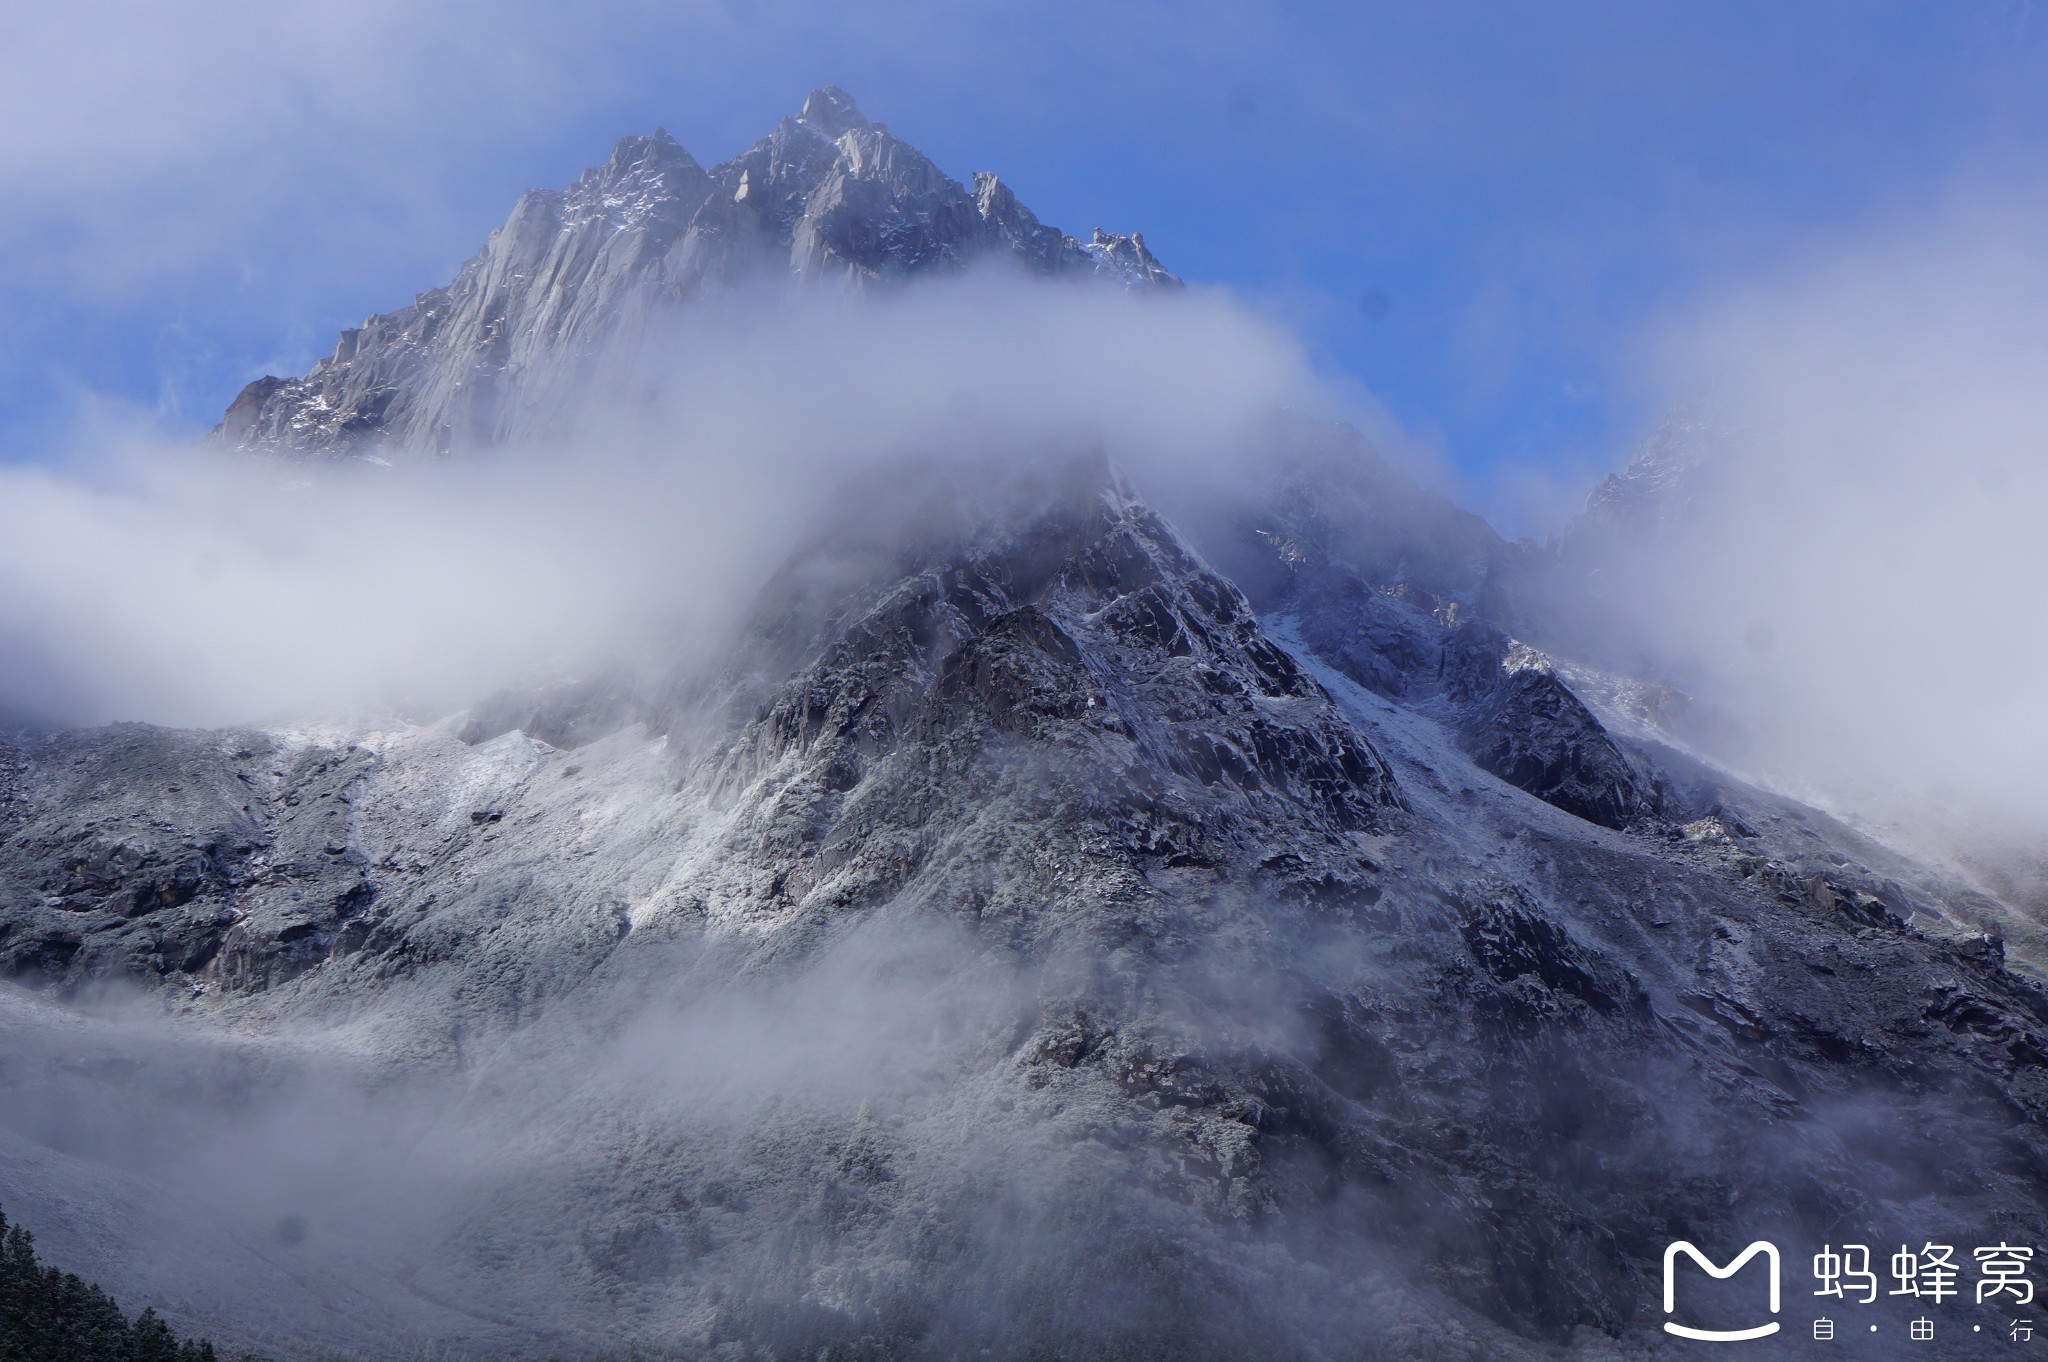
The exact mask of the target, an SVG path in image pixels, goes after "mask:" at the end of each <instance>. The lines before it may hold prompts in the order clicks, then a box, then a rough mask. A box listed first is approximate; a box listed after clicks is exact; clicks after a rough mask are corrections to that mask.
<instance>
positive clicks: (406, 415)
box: [215, 86, 1180, 459]
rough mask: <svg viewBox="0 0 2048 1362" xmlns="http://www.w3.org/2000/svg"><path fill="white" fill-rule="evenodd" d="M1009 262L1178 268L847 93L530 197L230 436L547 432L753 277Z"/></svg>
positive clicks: (272, 391)
mask: <svg viewBox="0 0 2048 1362" xmlns="http://www.w3.org/2000/svg"><path fill="white" fill-rule="evenodd" d="M984 260H1006V261H1009V262H1011V263H1013V264H1014V265H1016V266H1019V267H1021V268H1022V269H1023V270H1025V271H1026V272H1027V273H1030V274H1034V275H1039V276H1043V277H1047V278H1053V277H1063V278H1073V279H1079V280H1084V281H1091V282H1096V283H1106V284H1109V285H1112V286H1117V287H1123V288H1138V289H1150V288H1171V287H1177V286H1178V285H1179V282H1180V281H1179V280H1178V279H1176V278H1175V277H1174V276H1173V274H1172V273H1170V272H1169V271H1168V270H1167V269H1166V268H1165V266H1163V265H1161V264H1160V263H1159V260H1158V258H1157V257H1156V256H1154V255H1153V254H1152V252H1151V250H1150V249H1149V248H1148V247H1147V246H1146V244H1145V241H1144V239H1143V238H1142V237H1141V236H1139V235H1138V234H1136V233H1132V234H1130V235H1120V234H1117V233H1111V232H1104V231H1101V230H1100V229H1098V230H1096V231H1095V232H1094V233H1093V234H1092V236H1091V237H1090V238H1089V239H1088V240H1086V241H1083V240H1079V239H1076V238H1075V237H1072V236H1068V235H1066V234H1065V233H1063V232H1061V231H1059V230H1058V229H1057V228H1054V227H1049V226H1047V225H1045V224H1043V223H1041V222H1039V220H1038V219H1037V218H1036V217H1035V216H1034V215H1033V214H1032V213H1031V211H1030V210H1029V209H1027V208H1025V207H1024V206H1023V205H1022V204H1021V203H1019V202H1018V201H1017V199H1016V196H1015V195H1014V194H1013V193H1011V192H1010V190H1009V189H1008V187H1007V186H1004V185H1002V184H1001V183H1000V182H999V181H998V180H997V179H996V178H995V177H994V176H993V175H984V176H977V177H976V180H975V188H974V190H973V191H969V190H968V189H967V188H965V187H964V186H963V185H961V184H960V183H959V182H958V181H957V180H954V179H953V178H951V177H950V176H948V175H947V174H946V173H945V172H944V171H943V170H941V169H940V168H939V167H938V166H937V165H935V164H934V163H933V162H932V161H931V159H930V158H929V157H927V156H925V155H924V153H922V152H920V151H919V150H917V148H916V147H914V146H912V145H910V144H909V143H908V142H905V141H903V140H902V139H900V138H898V137H895V136H894V135H892V134H891V133H890V132H889V131H888V130H887V129H886V128H884V127H883V126H882V125H881V124H879V123H873V122H870V121H869V120H868V119H867V118H866V117H864V116H863V115H862V114H861V112H860V110H859V109H858V108H857V107H856V106H855V104H854V102H853V100H852V98H851V97H850V96H849V95H847V93H846V92H845V91H843V90H841V89H838V88H837V87H836V86H825V87H823V88H821V89H818V90H814V91H813V92H812V93H811V95H810V97H809V98H808V99H806V100H805V101H804V104H803V110H802V112H801V113H799V114H797V115H796V116H794V117H791V118H785V119H784V120H783V121H782V123H781V124H780V125H779V126H778V127H777V128H776V129H775V130H774V131H773V132H771V133H770V134H769V135H768V136H767V137H765V138H763V139H761V140H760V141H759V142H756V143H755V144H754V145H753V146H752V147H750V148H748V149H747V150H746V151H745V152H743V153H742V154H740V155H739V156H737V157H735V158H733V159H732V160H730V161H726V162H723V163H720V164H718V165H716V166H712V167H710V168H709V169H706V168H705V167H703V166H702V165H700V164H699V163H698V162H697V160H696V159H695V158H693V157H692V156H691V155H690V153H689V152H688V151H686V150H684V149H683V147H682V146H681V145H680V144H679V143H678V142H677V141H676V140H675V139H674V138H673V137H671V136H669V135H668V133H667V132H666V131H663V130H659V129H657V130H656V131H655V132H653V133H651V134H648V135H645V136H633V137H627V138H625V139H623V140H622V141H620V142H619V144H618V145H617V146H616V147H615V148H614V149H613V151H612V154H611V157H610V158H609V159H608V160H607V161H606V162H605V163H604V164H603V165H602V166H597V167H594V168H592V169H591V170H589V171H587V172H585V173H584V174H583V175H582V176H581V177H580V178H579V179H578V180H577V181H576V182H575V183H574V184H573V185H571V186H570V187H569V188H568V189H566V190H551V189H550V190H531V191H529V192H527V193H526V194H525V195H523V196H522V197H521V198H520V200H519V202H518V204H517V205H516V206H515V208H514V209H513V211H512V214H511V216H510V217H509V218H508V219H507V220H506V222H505V225H504V226H503V227H500V228H499V229H498V230H497V231H495V232H493V233H492V234H491V237H490V240H489V241H488V242H486V243H485V245H484V248H483V250H482V251H481V252H479V253H478V254H477V255H476V256H475V257H474V258H473V259H471V260H470V261H469V262H468V263H467V264H465V265H464V266H463V267H462V269H461V270H460V271H459V272H458V273H457V275H456V277H455V279H454V280H453V281H452V282H451V283H449V284H448V285H447V286H446V287H443V288H437V289H432V290H429V291H428V292H426V293H422V294H420V295H419V296H418V297H417V298H416V299H415V300H414V301H413V303H412V305H411V306H410V307H407V308H403V309H401V310H399V311H397V312H390V313H383V314H380V315H377V316H373V317H370V318H368V319H367V320H366V321H364V323H363V324H362V326H360V327H357V328H352V329H351V330H348V331H345V332H344V333H343V334H342V337H341V340H340V341H339V343H338V344H337V345H336V347H335V350H334V352H333V353H332V354H330V355H329V356H328V357H327V358H326V359H323V360H322V361H320V363H318V364H317V365H315V366H314V367H313V369H312V370H311V371H310V372H309V373H307V374H306V375H305V376H304V377H302V378H279V377H275V376H265V377H263V378H260V379H257V380H256V381H255V382H253V383H251V384H250V385H249V386H248V387H246V388H245V389H243V391H242V393H241V394H240V395H239V396H238V397H237V398H236V399H235V401H234V403H233V404H232V405H231V406H230V407H229V409H228V411H227V413H226V415H225V416H224V417H223V419H222V421H221V424H220V426H219V427H218V428H217V429H216V431H215V436H216V438H217V439H219V440H220V441H221V442H223V443H225V444H227V445H228V446H229V447H231V448H236V449H242V450H246V451H249V452H252V453H259V454H266V455H284V456H286V457H292V458H308V457H311V458H322V457H361V458H370V459H388V458H392V457H419V456H423V455H424V456H436V455H444V454H449V453H453V452H454V451H456V450H458V449H474V448H479V447H489V446H493V445H501V444H505V443H508V442H511V441H514V440H523V439H535V438H543V439H544V438H548V437H551V436H553V435H556V434H558V433H559V431H560V428H561V426H562V423H563V422H564V420H565V419H566V413H567V412H568V410H569V408H570V405H571V403H572V402H573V399H574V397H575V396H576V395H577V394H580V393H583V392H585V391H587V388H588V383H589V380H590V379H591V378H592V376H593V375H595V374H597V373H599V372H601V371H602V370H603V369H604V368H605V367H606V365H607V363H608V361H611V360H614V359H617V358H619V357H620V356H619V354H618V352H619V350H620V348H621V347H625V348H628V349H630V347H631V346H632V345H634V344H636V343H637V341H638V339H639V338H640V337H641V336H643V335H645V334H646V333H647V330H648V323H649V320H650V319H651V318H653V317H654V316H656V315H657V314H660V315H664V316H666V315H668V314H674V315H675V316H677V317H681V318H682V319H683V320H684V322H685V324H687V320H688V316H689V305H690V303H691V301H692V300H693V299H696V298H698V297H701V296H702V295H705V294H707V293H713V292H717V291H720V290H725V289H730V288H732V287H734V286H736V285H739V284H741V283H743V282H747V281H758V280H761V279H764V278H765V279H769V280H776V279H779V280H782V281H785V282H786V283H788V284H790V285H792V286H810V285H817V284H824V285H828V286H849V285H850V286H852V287H855V288H868V287H874V286H877V285H881V284H884V283H890V282H896V281H903V280H910V279H915V278H918V277H920V276H926V275H938V274H946V273H952V272H956V271H958V270H961V269H964V268H967V267H969V266H971V265H974V264H976V263H977V262H980V261H984Z"/></svg>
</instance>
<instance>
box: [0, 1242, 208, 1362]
mask: <svg viewBox="0 0 2048 1362" xmlns="http://www.w3.org/2000/svg"><path fill="white" fill-rule="evenodd" d="M0 1362H215V1357H214V1351H213V1344H212V1343H210V1342H208V1341H206V1340H205V1339H197V1340H193V1339H187V1340H184V1341H182V1342H181V1341H180V1340H179V1338H178V1336H177V1335H176V1334H174V1333H172V1332H171V1327H170V1326H169V1325H167V1324H165V1323H164V1322H163V1321H162V1320H160V1319H158V1318H157V1317H156V1311H154V1310H144V1311H143V1312H142V1313H141V1314H139V1315H137V1316H136V1317H135V1318H134V1319H132V1320H131V1319H129V1318H128V1317H127V1316H126V1315H124V1314H122V1313H121V1307H120V1306H119V1305H117V1304H115V1303H114V1298H113V1297H112V1296H109V1295H108V1294H107V1293H106V1292H104V1291H102V1290H100V1289H99V1288H98V1287H97V1286H92V1285H89V1284H88V1283H86V1282H85V1281H83V1280H81V1279H80V1278H79V1276H78V1274H76V1273H73V1272H64V1271H61V1270H59V1269H57V1268H54V1267H46V1266H44V1265H43V1264H42V1263H40V1262H38V1261H37V1260H36V1241H35V1236H34V1235H31V1234H30V1233H29V1232H28V1231H27V1230H25V1229H23V1228H22V1227H21V1226H20V1225H9V1224H8V1223H7V1216H6V1214H5V1213H4V1212H0Z"/></svg>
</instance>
